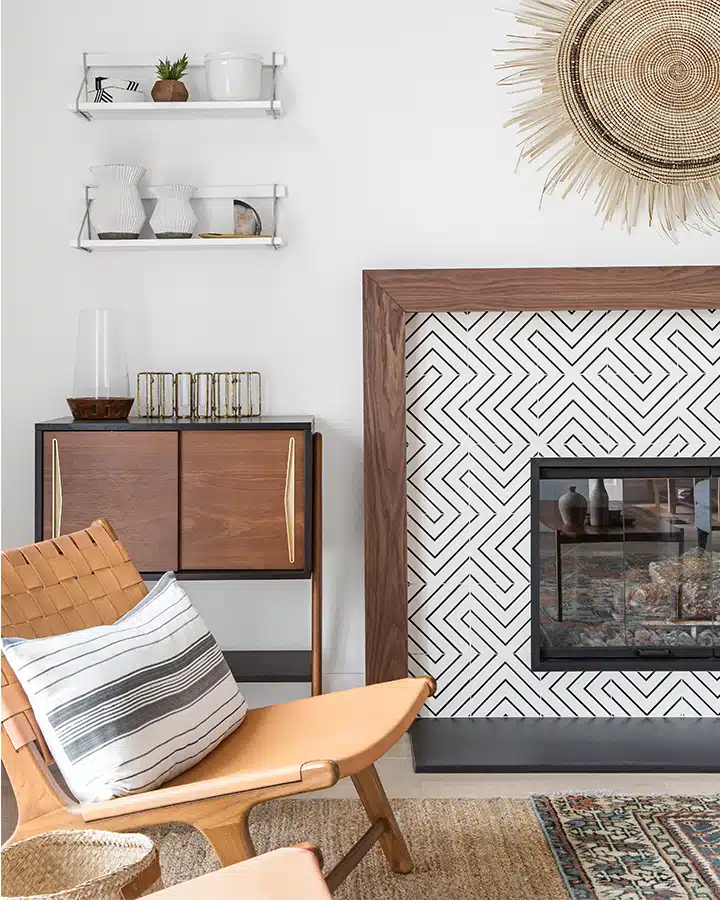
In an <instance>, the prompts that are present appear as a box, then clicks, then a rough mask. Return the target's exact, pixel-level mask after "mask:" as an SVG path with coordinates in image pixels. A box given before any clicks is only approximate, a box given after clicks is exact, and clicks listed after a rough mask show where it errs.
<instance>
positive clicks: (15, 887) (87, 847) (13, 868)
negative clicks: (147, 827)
mask: <svg viewBox="0 0 720 900" xmlns="http://www.w3.org/2000/svg"><path fill="white" fill-rule="evenodd" d="M161 887H162V881H161V879H160V864H159V862H158V854H157V850H156V849H155V845H154V844H153V842H152V841H151V840H150V838H148V837H145V836H144V835H142V834H113V833H112V832H109V831H49V832H48V833H47V834H41V835H38V836H37V837H31V838H27V840H24V841H19V842H18V843H17V844H13V845H12V846H10V847H6V848H5V849H4V850H3V851H2V897H3V900H10V898H24V900H52V898H57V900H135V898H137V897H142V896H144V895H145V894H149V893H152V892H153V891H156V890H159V889H160V888H161Z"/></svg>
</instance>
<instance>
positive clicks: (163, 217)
mask: <svg viewBox="0 0 720 900" xmlns="http://www.w3.org/2000/svg"><path fill="white" fill-rule="evenodd" d="M154 189H155V191H157V195H158V202H157V204H156V205H155V209H154V210H153V214H152V216H150V227H151V228H152V230H153V231H154V232H155V236H156V237H158V238H191V237H192V236H193V231H194V230H195V226H196V225H197V216H196V215H195V210H194V209H193V208H192V204H191V203H190V197H192V195H193V193H194V192H195V188H194V187H193V186H192V185H191V184H158V185H155V188H154Z"/></svg>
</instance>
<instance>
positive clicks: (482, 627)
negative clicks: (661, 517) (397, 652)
mask: <svg viewBox="0 0 720 900" xmlns="http://www.w3.org/2000/svg"><path fill="white" fill-rule="evenodd" d="M406 327H407V412H408V415H407V441H408V563H409V572H408V582H409V639H410V662H409V665H410V671H411V672H412V673H413V674H422V673H429V674H431V675H432V676H433V677H435V678H436V680H437V682H438V692H437V694H436V695H435V697H434V698H432V699H431V701H430V702H429V703H428V704H427V705H426V707H425V712H424V715H430V716H445V717H447V716H596V715H597V716H717V715H720V673H717V672H686V673H677V672H533V671H532V670H531V667H530V483H529V474H530V466H529V460H530V458H531V457H533V456H559V457H574V456H633V457H644V456H648V457H649V456H653V457H664V456H665V457H668V456H718V455H720V311H718V310H685V311H672V310H660V311H658V310H652V311H650V310H648V311H599V310H598V311H576V312H542V313H522V312H521V313H517V312H500V313H496V312H485V313H441V314H428V315H426V314H416V315H413V316H410V317H408V320H407V326H406Z"/></svg>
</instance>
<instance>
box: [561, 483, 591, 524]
mask: <svg viewBox="0 0 720 900" xmlns="http://www.w3.org/2000/svg"><path fill="white" fill-rule="evenodd" d="M587 506H588V502H587V500H586V499H585V497H583V495H582V494H578V492H577V488H576V486H575V485H572V486H571V487H570V489H569V490H568V491H567V493H565V494H563V495H562V497H560V499H559V500H558V511H559V512H560V518H561V519H562V520H563V524H565V525H567V526H568V528H573V529H575V530H576V531H577V530H579V529H581V528H583V527H584V525H585V513H586V512H587Z"/></svg>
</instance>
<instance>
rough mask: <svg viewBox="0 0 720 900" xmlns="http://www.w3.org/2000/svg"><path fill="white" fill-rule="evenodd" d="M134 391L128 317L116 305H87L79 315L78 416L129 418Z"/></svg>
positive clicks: (74, 408)
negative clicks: (109, 307)
mask: <svg viewBox="0 0 720 900" xmlns="http://www.w3.org/2000/svg"><path fill="white" fill-rule="evenodd" d="M134 402H135V398H134V397H133V396H132V394H131V392H130V373H129V370H128V358H127V329H126V324H125V317H124V315H123V314H122V313H121V312H120V311H119V310H115V309H83V310H81V311H80V313H79V315H78V328H77V341H76V345H75V376H74V379H73V395H72V397H69V398H68V406H69V407H70V411H71V412H72V414H73V417H74V418H75V419H126V418H127V417H128V415H129V413H130V410H131V409H132V406H133V403H134Z"/></svg>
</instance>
